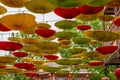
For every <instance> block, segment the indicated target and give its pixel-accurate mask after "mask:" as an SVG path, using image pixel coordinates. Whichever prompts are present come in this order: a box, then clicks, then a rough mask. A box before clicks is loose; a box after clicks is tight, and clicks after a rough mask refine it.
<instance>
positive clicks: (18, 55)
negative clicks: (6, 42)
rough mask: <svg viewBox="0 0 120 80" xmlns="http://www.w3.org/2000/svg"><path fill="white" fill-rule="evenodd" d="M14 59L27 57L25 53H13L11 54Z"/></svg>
mask: <svg viewBox="0 0 120 80" xmlns="http://www.w3.org/2000/svg"><path fill="white" fill-rule="evenodd" d="M12 54H13V55H14V56H15V57H26V56H28V53H27V52H13V53H12Z"/></svg>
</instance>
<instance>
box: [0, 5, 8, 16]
mask: <svg viewBox="0 0 120 80" xmlns="http://www.w3.org/2000/svg"><path fill="white" fill-rule="evenodd" d="M6 12H7V9H6V8H5V7H3V6H0V15H1V14H5V13H6Z"/></svg>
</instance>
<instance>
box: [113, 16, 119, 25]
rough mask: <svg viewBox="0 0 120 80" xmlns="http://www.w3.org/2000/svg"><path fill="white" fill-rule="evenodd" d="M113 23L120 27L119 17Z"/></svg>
mask: <svg viewBox="0 0 120 80" xmlns="http://www.w3.org/2000/svg"><path fill="white" fill-rule="evenodd" d="M113 23H114V24H115V25H116V26H118V27H120V17H117V18H116V19H115V20H114V21H113Z"/></svg>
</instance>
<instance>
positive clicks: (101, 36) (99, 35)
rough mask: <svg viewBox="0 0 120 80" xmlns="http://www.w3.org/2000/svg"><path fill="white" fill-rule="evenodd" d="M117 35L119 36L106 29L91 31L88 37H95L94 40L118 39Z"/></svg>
mask: <svg viewBox="0 0 120 80" xmlns="http://www.w3.org/2000/svg"><path fill="white" fill-rule="evenodd" d="M119 37H120V36H119V34H117V33H114V32H106V31H93V32H91V34H90V35H89V38H92V39H95V40H98V41H103V42H106V41H113V40H116V39H120V38H119Z"/></svg>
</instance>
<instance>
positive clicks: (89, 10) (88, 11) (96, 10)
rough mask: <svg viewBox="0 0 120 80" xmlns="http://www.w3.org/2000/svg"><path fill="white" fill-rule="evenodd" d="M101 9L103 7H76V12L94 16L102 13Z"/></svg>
mask: <svg viewBox="0 0 120 80" xmlns="http://www.w3.org/2000/svg"><path fill="white" fill-rule="evenodd" d="M103 9H104V6H98V7H93V6H89V5H83V6H80V7H78V10H80V13H81V14H85V15H90V14H96V13H99V12H100V11H102V10H103Z"/></svg>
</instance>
